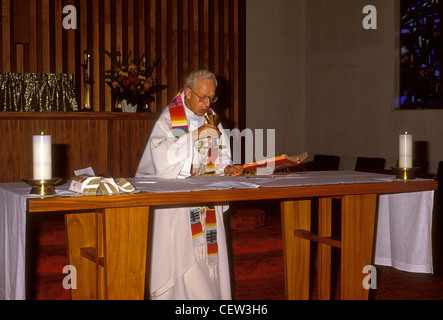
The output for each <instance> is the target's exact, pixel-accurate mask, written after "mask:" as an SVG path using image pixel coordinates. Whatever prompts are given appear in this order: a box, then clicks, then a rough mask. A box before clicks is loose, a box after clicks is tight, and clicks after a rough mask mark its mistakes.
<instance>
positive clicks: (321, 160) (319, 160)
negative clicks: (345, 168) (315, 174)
mask: <svg viewBox="0 0 443 320" xmlns="http://www.w3.org/2000/svg"><path fill="white" fill-rule="evenodd" d="M339 166H340V157H339V156H334V155H325V154H316V155H315V156H314V160H313V161H312V162H310V163H309V166H308V167H307V169H308V170H310V171H331V170H338V168H339Z"/></svg>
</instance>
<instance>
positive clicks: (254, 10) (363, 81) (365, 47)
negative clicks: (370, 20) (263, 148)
mask: <svg viewBox="0 0 443 320" xmlns="http://www.w3.org/2000/svg"><path fill="white" fill-rule="evenodd" d="M367 4H371V5H374V6H375V7H376V8H377V17H378V21H377V22H378V28H377V30H365V29H364V28H363V27H362V20H363V18H364V16H365V15H364V14H363V13H362V9H363V7H364V6H365V5H367ZM398 23H399V0H389V1H386V0H372V1H371V2H370V3H368V2H367V1H364V0H334V1H331V0H317V1H309V0H272V1H270V0H260V1H258V0H247V45H246V47H247V70H246V71H247V79H246V80H247V83H246V88H247V95H246V97H247V106H246V111H247V114H246V119H247V122H246V124H247V126H248V127H249V128H275V129H276V130H277V153H298V152H301V151H304V150H306V151H308V152H309V153H310V154H311V155H314V154H316V153H324V154H337V155H339V156H341V160H342V161H341V169H348V170H349V169H353V168H354V164H355V159H356V157H357V156H360V155H361V156H369V157H384V158H386V159H387V165H386V167H387V168H389V167H390V166H394V165H395V164H396V162H397V158H398V134H399V133H402V132H404V131H408V132H410V133H412V134H413V135H414V140H415V141H417V142H421V141H422V142H424V144H425V145H426V146H427V151H426V155H425V156H426V157H427V159H428V160H429V161H430V168H429V169H430V170H429V171H430V172H431V173H435V172H436V170H437V164H438V161H443V141H442V138H443V110H395V109H394V104H395V101H396V97H397V96H398V92H397V91H398V72H399V68H398V55H397V54H398V50H397V48H398V41H399V39H398V36H399V34H398Z"/></svg>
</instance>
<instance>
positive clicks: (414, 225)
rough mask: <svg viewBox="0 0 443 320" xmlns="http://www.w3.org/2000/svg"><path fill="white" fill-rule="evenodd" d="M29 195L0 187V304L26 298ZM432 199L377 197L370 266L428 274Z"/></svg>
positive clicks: (172, 187)
mask: <svg viewBox="0 0 443 320" xmlns="http://www.w3.org/2000/svg"><path fill="white" fill-rule="evenodd" d="M128 180H129V181H131V182H132V183H133V184H134V185H135V186H136V188H137V189H136V191H135V192H140V191H147V192H183V191H185V192H192V191H199V190H226V189H244V188H273V187H287V186H308V185H330V184H353V183H378V182H392V181H394V180H395V177H394V176H390V175H382V174H372V173H363V172H355V171H330V172H325V171H323V172H303V173H296V174H289V175H273V176H265V177H257V178H246V177H244V176H243V177H229V176H223V177H220V176H196V177H192V178H188V179H182V180H174V181H173V182H172V181H170V180H164V179H157V178H136V179H128ZM405 183H407V182H405ZM67 189H68V184H64V185H62V186H58V187H57V188H56V192H57V195H56V196H71V197H80V196H82V195H79V194H76V193H72V192H70V191H68V190H67ZM29 191H30V187H29V186H28V185H26V184H25V183H23V182H18V183H2V184H0V300H5V299H6V300H23V299H25V297H26V296H25V294H26V292H25V244H26V199H27V198H29V197H36V196H34V195H30V194H29ZM98 196H100V195H98ZM37 197H38V196H37ZM433 197H434V191H425V192H413V193H405V194H390V195H380V197H379V202H378V203H379V209H378V219H377V227H376V240H375V257H374V263H375V264H376V265H377V264H378V265H385V266H392V267H394V268H396V269H399V270H403V271H409V272H420V273H432V272H433V269H432V242H431V227H432V210H433ZM60 272H62V270H60ZM60 285H62V284H60Z"/></svg>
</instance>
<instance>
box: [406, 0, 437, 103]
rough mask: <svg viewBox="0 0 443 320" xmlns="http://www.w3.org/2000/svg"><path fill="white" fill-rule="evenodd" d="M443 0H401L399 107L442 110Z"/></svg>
mask: <svg viewBox="0 0 443 320" xmlns="http://www.w3.org/2000/svg"><path fill="white" fill-rule="evenodd" d="M440 1H442V0H427V1H426V0H401V27H400V30H401V34H400V57H401V62H400V65H401V67H400V68H401V69H400V70H401V71H400V109H440V108H443V100H442V99H441V78H440V61H441V56H440V10H441V6H440Z"/></svg>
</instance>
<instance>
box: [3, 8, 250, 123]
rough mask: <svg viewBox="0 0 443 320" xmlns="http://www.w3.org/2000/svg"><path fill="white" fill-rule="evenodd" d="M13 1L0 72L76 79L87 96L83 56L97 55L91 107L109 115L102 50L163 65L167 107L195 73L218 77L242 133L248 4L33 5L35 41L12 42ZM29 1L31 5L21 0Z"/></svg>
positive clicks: (226, 110) (226, 108) (227, 109)
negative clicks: (72, 15)
mask: <svg viewBox="0 0 443 320" xmlns="http://www.w3.org/2000/svg"><path fill="white" fill-rule="evenodd" d="M12 1H13V0H0V3H1V5H0V28H1V30H0V47H1V49H0V68H1V70H0V71H3V72H24V73H35V72H39V73H41V72H51V73H72V74H74V79H75V85H76V88H77V90H76V91H77V101H78V103H79V104H80V105H81V102H82V99H81V97H82V93H83V86H82V81H83V74H82V68H81V64H82V63H83V51H84V50H87V51H88V52H90V54H91V56H92V59H93V61H92V73H93V75H92V78H93V80H94V81H95V84H94V86H93V107H94V110H96V111H111V108H112V101H111V94H110V91H109V89H108V87H107V86H106V85H105V83H104V72H105V70H106V69H109V68H110V66H111V64H110V59H109V58H108V57H107V56H106V55H105V54H104V49H106V50H108V51H111V52H113V53H115V52H117V51H120V52H122V54H123V55H124V56H127V55H128V54H131V56H132V57H134V58H140V57H141V56H142V55H143V54H146V57H147V61H148V62H150V61H152V60H153V59H154V58H155V57H156V56H157V55H161V60H160V63H159V65H158V68H157V70H156V74H155V76H156V77H157V79H158V81H159V83H162V84H166V85H168V89H167V90H164V91H163V92H161V93H159V94H157V97H156V98H157V99H156V110H157V111H158V110H161V109H162V108H163V107H164V106H165V105H166V104H167V103H168V102H169V101H170V100H171V98H172V97H173V96H174V95H175V94H176V93H177V91H178V90H179V89H180V88H182V87H183V85H184V78H185V76H186V75H187V74H188V73H189V72H190V71H192V70H195V69H209V70H211V71H213V72H214V73H215V74H216V75H217V77H218V79H219V80H220V87H219V91H218V95H219V96H220V98H221V99H220V101H221V103H220V104H219V105H218V106H216V109H217V111H218V112H221V113H223V114H224V115H225V117H226V118H227V119H228V120H229V121H230V125H232V127H238V128H240V129H242V128H244V112H245V106H244V104H245V92H244V87H245V68H244V64H245V18H246V14H245V0H28V1H29V12H30V16H29V17H23V19H27V20H28V21H29V29H30V30H29V43H25V44H22V43H14V41H13V37H12V35H13V32H14V30H13V25H14V24H13V22H14V21H12V20H13V19H12ZM22 1H24V2H26V0H22ZM66 5H73V6H75V8H76V9H77V18H78V21H77V27H78V28H77V29H76V30H65V29H64V28H63V25H62V21H63V18H64V17H65V16H66V15H64V14H63V13H62V10H63V8H64V7H65V6H66Z"/></svg>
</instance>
